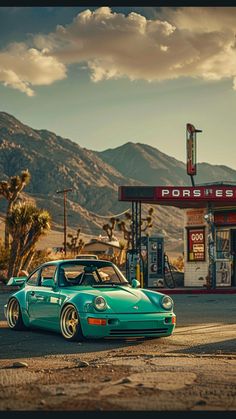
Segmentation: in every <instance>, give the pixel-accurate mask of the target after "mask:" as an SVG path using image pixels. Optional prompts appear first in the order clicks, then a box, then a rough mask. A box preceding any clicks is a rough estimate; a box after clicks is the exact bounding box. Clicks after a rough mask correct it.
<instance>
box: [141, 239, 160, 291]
mask: <svg viewBox="0 0 236 419" xmlns="http://www.w3.org/2000/svg"><path fill="white" fill-rule="evenodd" d="M141 259H142V264H143V281H144V287H146V288H152V287H153V288H156V287H157V285H158V280H159V279H163V278H164V267H165V262H164V237H163V236H161V235H158V236H151V237H148V236H145V237H142V238H141Z"/></svg>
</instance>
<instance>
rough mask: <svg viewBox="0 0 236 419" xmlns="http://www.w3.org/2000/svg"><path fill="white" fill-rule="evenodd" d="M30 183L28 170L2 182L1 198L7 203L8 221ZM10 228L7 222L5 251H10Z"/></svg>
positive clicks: (0, 185)
mask: <svg viewBox="0 0 236 419" xmlns="http://www.w3.org/2000/svg"><path fill="white" fill-rule="evenodd" d="M29 181H30V173H29V171H28V170H22V172H21V174H20V176H11V177H10V179H9V180H8V181H2V182H0V196H3V197H4V198H5V199H6V200H7V201H8V205H7V211H6V220H7V218H8V217H9V216H10V214H11V212H12V209H13V206H14V204H15V203H16V201H17V199H18V198H19V195H20V193H21V192H22V190H23V189H24V187H25V186H26V185H28V183H29ZM9 234H10V232H9V226H8V223H7V222H5V239H4V242H5V249H6V250H8V249H9V245H10V242H9Z"/></svg>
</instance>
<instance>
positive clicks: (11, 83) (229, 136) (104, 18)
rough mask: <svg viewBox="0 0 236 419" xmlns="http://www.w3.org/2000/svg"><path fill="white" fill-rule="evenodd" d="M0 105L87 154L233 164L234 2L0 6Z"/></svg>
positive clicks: (235, 108) (235, 146)
mask: <svg viewBox="0 0 236 419" xmlns="http://www.w3.org/2000/svg"><path fill="white" fill-rule="evenodd" d="M0 111H4V112H8V113H10V114H12V115H14V116H15V117H16V118H18V119H19V120H20V121H21V122H23V123H25V124H26V125H29V126H31V127H32V128H35V129H47V130H49V131H53V132H55V133H56V134H57V135H61V136H62V137H66V138H69V139H71V140H73V141H75V142H77V143H78V144H79V145H80V146H82V147H86V148H88V149H92V150H99V151H101V150H105V149H107V148H115V147H118V146H121V145H122V144H124V143H126V142H128V141H132V142H139V143H144V144H149V145H151V146H153V147H156V148H157V149H159V150H160V151H162V152H164V153H166V154H168V155H171V156H173V157H175V158H176V159H178V160H181V161H185V160H186V144H185V138H186V132H185V131H186V123H192V124H193V125H194V126H195V127H196V128H197V129H201V130H202V133H200V134H198V138H197V160H198V162H202V161H205V162H208V163H211V164H222V165H227V166H229V167H232V168H233V169H235V170H236V159H235V156H236V138H235V126H236V116H235V115H236V112H235V111H236V7H233V8H229V7H228V8H223V7H205V8H201V7H185V8H184V7H183V8H171V7H159V8H153V7H142V8H141V7H123V8H118V7H99V6H96V7H88V6H87V7H0Z"/></svg>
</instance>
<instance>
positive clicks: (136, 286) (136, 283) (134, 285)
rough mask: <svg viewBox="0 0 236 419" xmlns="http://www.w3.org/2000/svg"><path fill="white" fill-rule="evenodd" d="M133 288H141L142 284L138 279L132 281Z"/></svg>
mask: <svg viewBox="0 0 236 419" xmlns="http://www.w3.org/2000/svg"><path fill="white" fill-rule="evenodd" d="M131 285H132V288H140V282H139V281H138V280H137V279H132V282H131Z"/></svg>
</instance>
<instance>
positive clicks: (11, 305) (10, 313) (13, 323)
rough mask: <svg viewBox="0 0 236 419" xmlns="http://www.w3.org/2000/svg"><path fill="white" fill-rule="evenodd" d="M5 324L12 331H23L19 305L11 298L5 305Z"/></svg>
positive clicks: (23, 326)
mask: <svg viewBox="0 0 236 419" xmlns="http://www.w3.org/2000/svg"><path fill="white" fill-rule="evenodd" d="M7 323H8V326H9V327H10V328H11V329H12V330H25V329H26V327H25V325H24V322H23V319H22V313H21V308H20V304H19V302H18V301H17V299H16V298H12V299H11V300H10V301H9V302H8V304H7Z"/></svg>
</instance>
